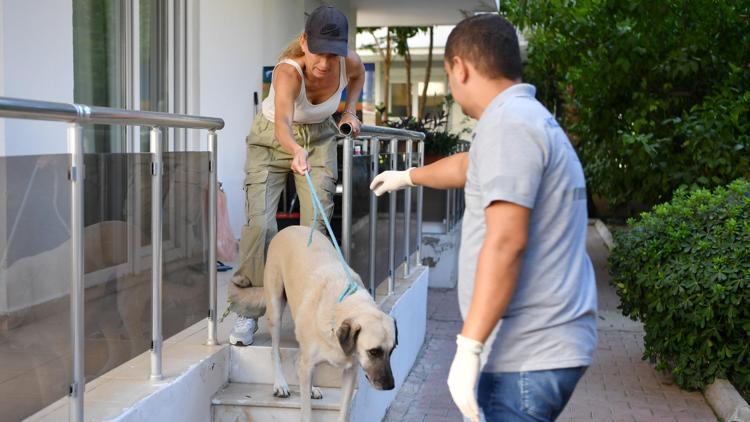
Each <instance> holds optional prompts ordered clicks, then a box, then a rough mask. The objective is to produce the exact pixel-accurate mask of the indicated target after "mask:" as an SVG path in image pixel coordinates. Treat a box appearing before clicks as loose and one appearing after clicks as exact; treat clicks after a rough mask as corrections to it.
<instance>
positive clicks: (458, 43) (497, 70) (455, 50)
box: [445, 14, 522, 80]
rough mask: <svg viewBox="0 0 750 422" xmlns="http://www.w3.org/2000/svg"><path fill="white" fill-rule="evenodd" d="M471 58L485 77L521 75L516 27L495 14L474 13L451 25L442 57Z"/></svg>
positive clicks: (449, 58) (449, 60)
mask: <svg viewBox="0 0 750 422" xmlns="http://www.w3.org/2000/svg"><path fill="white" fill-rule="evenodd" d="M456 56H458V57H461V58H462V59H464V60H466V61H468V62H471V63H472V64H473V65H474V67H476V69H477V70H478V71H479V72H480V73H481V74H482V75H483V76H485V77H488V78H490V79H497V78H499V77H501V76H502V77H504V78H506V79H511V80H516V79H519V78H521V73H522V64H521V49H520V47H519V46H518V36H517V35H516V29H515V28H514V27H513V25H512V24H511V23H510V22H508V20H507V19H505V18H504V17H502V16H500V15H496V14H482V15H475V16H472V17H470V18H467V19H464V20H462V21H461V22H459V24H458V25H456V27H455V28H453V31H451V33H450V35H449V36H448V42H447V43H446V45H445V60H447V61H448V62H449V63H451V61H452V60H453V58H454V57H456Z"/></svg>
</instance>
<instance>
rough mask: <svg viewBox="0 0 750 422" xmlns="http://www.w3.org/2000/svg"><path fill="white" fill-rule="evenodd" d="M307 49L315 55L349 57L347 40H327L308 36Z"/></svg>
mask: <svg viewBox="0 0 750 422" xmlns="http://www.w3.org/2000/svg"><path fill="white" fill-rule="evenodd" d="M307 48H308V49H309V50H310V52H311V53H314V54H335V55H337V56H342V57H346V56H348V55H349V48H348V46H347V42H346V40H330V39H328V40H327V39H321V38H314V37H310V36H308V38H307Z"/></svg>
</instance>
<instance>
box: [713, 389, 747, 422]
mask: <svg viewBox="0 0 750 422" xmlns="http://www.w3.org/2000/svg"><path fill="white" fill-rule="evenodd" d="M703 395H704V396H705V397H706V401H707V402H708V404H709V405H710V406H711V407H712V408H713V409H714V412H715V413H716V415H717V416H718V417H719V419H721V420H722V421H725V422H748V421H750V405H748V404H747V402H746V401H745V400H744V399H743V398H742V396H740V393H738V392H737V390H736V389H735V388H734V386H733V385H732V383H730V382H729V381H727V380H725V379H717V380H716V381H714V382H713V383H712V384H710V385H709V386H707V387H706V391H704V392H703Z"/></svg>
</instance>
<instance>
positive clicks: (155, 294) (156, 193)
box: [150, 127, 164, 380]
mask: <svg viewBox="0 0 750 422" xmlns="http://www.w3.org/2000/svg"><path fill="white" fill-rule="evenodd" d="M150 140H151V251H152V252H151V379H152V380H161V379H162V372H161V357H162V356H161V343H162V330H161V322H162V321H161V317H162V312H161V288H162V272H161V267H162V238H161V231H162V206H161V205H162V204H161V182H162V174H163V173H164V172H163V170H164V169H163V167H164V162H163V160H162V159H163V157H162V147H163V146H162V138H161V131H160V130H159V128H158V127H152V128H151V133H150Z"/></svg>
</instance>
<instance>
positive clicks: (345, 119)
mask: <svg viewBox="0 0 750 422" xmlns="http://www.w3.org/2000/svg"><path fill="white" fill-rule="evenodd" d="M345 61H346V77H347V79H348V83H347V85H346V102H345V103H344V113H343V114H342V116H341V121H339V126H341V125H342V124H344V123H348V124H350V125H351V127H352V136H357V135H359V128H360V125H361V123H360V121H359V119H357V101H358V100H359V94H361V93H362V87H363V86H364V85H365V66H364V65H363V64H362V59H361V58H360V57H359V55H358V54H357V53H356V52H355V51H354V50H352V49H349V55H348V56H347V57H346V60H345Z"/></svg>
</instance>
